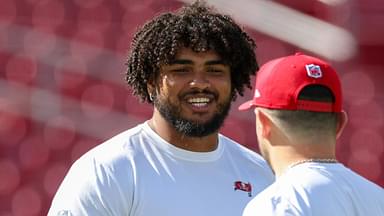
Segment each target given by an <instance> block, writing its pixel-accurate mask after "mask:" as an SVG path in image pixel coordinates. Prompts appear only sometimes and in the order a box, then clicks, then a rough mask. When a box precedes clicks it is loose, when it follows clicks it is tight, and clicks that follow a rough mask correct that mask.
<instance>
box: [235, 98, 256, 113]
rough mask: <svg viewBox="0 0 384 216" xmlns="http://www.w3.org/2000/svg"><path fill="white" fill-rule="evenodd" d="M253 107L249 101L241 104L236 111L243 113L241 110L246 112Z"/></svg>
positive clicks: (251, 101)
mask: <svg viewBox="0 0 384 216" xmlns="http://www.w3.org/2000/svg"><path fill="white" fill-rule="evenodd" d="M253 106H254V104H253V100H249V101H247V102H245V103H243V104H241V105H240V106H239V108H238V109H239V110H241V111H243V110H248V109H250V108H251V107H253Z"/></svg>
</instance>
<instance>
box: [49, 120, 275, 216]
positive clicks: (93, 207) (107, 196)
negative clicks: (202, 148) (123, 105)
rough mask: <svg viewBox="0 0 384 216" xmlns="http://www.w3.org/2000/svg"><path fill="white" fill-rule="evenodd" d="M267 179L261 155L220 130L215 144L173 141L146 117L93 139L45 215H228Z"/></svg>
mask: <svg viewBox="0 0 384 216" xmlns="http://www.w3.org/2000/svg"><path fill="white" fill-rule="evenodd" d="M273 181H274V176H273V173H272V171H271V169H270V168H269V166H268V165H267V163H266V162H265V161H264V159H263V158H262V157H261V156H260V155H258V154H256V153H254V152H252V151H250V150H249V149H246V148H245V147H243V146H241V145H240V144H238V143H236V142H234V141H232V140H230V139H228V138H226V137H224V136H222V135H219V144H218V148H217V149H216V150H215V151H212V152H204V153H197V152H191V151H186V150H183V149H180V148H177V147H175V146H173V145H171V144H169V143H167V142H166V141H165V140H163V139H162V138H161V137H160V136H158V135H157V134H156V133H155V132H154V131H153V130H152V129H151V128H150V127H149V126H148V124H147V123H144V124H140V125H138V126H136V127H135V128H132V129H130V130H127V131H125V132H123V133H121V134H119V135H117V136H115V137H113V138H112V139H110V140H108V141H106V142H105V143H103V144H101V145H99V146H97V147H95V148H94V149H92V150H90V151H89V152H87V153H86V154H84V155H83V156H82V157H81V158H80V159H79V160H77V161H76V162H75V163H74V164H73V165H72V167H71V169H70V170H69V172H68V174H67V175H66V177H65V178H64V181H63V182H62V183H61V185H60V187H59V189H58V191H57V193H56V195H55V197H54V199H53V201H52V205H51V208H50V210H49V213H48V215H49V216H56V215H60V216H64V215H73V216H80V215H91V216H98V215H100V216H101V215H103V216H107V215H110V216H112V215H113V216H120V215H124V216H128V215H129V216H204V215H207V216H219V215H220V216H226V215H228V216H234V215H241V213H242V212H243V209H244V207H245V205H246V204H247V203H248V202H249V201H250V200H251V199H252V197H253V196H255V195H256V194H257V193H259V192H260V191H262V190H263V189H264V188H266V187H267V186H268V185H270V184H271V183H272V182H273Z"/></svg>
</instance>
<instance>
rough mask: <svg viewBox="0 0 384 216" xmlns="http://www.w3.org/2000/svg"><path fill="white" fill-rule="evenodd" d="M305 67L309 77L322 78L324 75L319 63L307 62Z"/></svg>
mask: <svg viewBox="0 0 384 216" xmlns="http://www.w3.org/2000/svg"><path fill="white" fill-rule="evenodd" d="M305 69H306V70H307V74H308V76H309V77H313V78H320V77H322V75H323V74H322V73H321V69H320V66H319V65H314V64H307V65H305Z"/></svg>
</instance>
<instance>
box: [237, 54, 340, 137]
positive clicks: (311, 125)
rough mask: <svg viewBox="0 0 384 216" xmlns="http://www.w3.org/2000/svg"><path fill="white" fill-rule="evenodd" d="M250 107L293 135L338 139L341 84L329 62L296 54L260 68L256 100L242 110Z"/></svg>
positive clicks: (254, 98)
mask: <svg viewBox="0 0 384 216" xmlns="http://www.w3.org/2000/svg"><path fill="white" fill-rule="evenodd" d="M251 107H259V108H260V109H262V110H263V111H265V112H266V113H267V114H269V115H270V116H271V117H272V118H274V120H275V121H276V122H277V124H279V125H280V126H281V127H282V128H283V129H284V130H286V132H287V133H288V134H290V135H297V136H298V137H301V138H304V139H311V140H316V139H318V138H320V137H323V138H324V137H325V136H327V137H332V138H336V130H337V124H338V119H339V118H338V115H340V113H341V112H342V92H341V83H340V80H339V77H338V75H337V72H336V71H335V70H334V69H333V68H332V67H331V66H330V65H329V64H328V63H327V62H325V61H323V60H321V59H318V58H315V57H312V56H308V55H303V54H301V53H297V54H296V55H292V56H287V57H283V58H279V59H275V60H272V61H269V62H267V63H266V64H264V65H263V66H262V67H261V69H260V71H259V72H258V76H257V77H256V89H255V94H254V97H253V99H252V100H250V101H247V102H246V103H244V104H242V105H241V106H240V107H239V109H240V110H245V109H249V108H251Z"/></svg>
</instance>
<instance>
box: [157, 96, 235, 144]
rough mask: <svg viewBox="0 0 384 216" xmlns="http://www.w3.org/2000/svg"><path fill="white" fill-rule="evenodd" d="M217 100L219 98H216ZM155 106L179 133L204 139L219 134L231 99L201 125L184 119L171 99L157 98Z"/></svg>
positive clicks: (218, 107)
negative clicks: (215, 133)
mask: <svg viewBox="0 0 384 216" xmlns="http://www.w3.org/2000/svg"><path fill="white" fill-rule="evenodd" d="M216 98H217V97H216ZM154 106H155V107H156V108H157V110H158V111H159V113H160V114H161V115H162V116H163V118H164V119H165V120H166V121H167V122H168V123H169V124H171V125H172V126H173V127H174V128H175V129H176V131H177V132H179V133H181V134H183V135H185V136H188V137H204V136H207V135H210V134H212V133H214V132H217V131H218V130H219V129H220V127H221V126H222V125H223V123H224V120H225V118H226V117H227V116H228V113H229V110H230V108H231V99H230V98H228V99H227V100H226V101H224V102H223V103H220V104H218V105H217V112H216V113H215V114H214V116H213V117H212V118H211V119H209V120H208V121H207V122H204V123H201V122H197V121H193V120H189V119H186V118H184V117H183V116H182V115H181V108H180V106H179V105H174V104H172V103H171V102H170V101H169V99H163V100H162V99H159V97H155V100H154Z"/></svg>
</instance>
